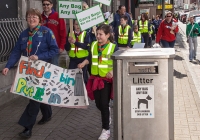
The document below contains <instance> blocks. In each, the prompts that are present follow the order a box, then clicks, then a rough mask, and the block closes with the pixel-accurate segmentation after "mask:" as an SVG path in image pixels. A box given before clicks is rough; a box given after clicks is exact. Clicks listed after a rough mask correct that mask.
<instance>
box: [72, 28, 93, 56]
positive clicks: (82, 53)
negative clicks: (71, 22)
mask: <svg viewBox="0 0 200 140" xmlns="http://www.w3.org/2000/svg"><path fill="white" fill-rule="evenodd" d="M69 36H70V34H69ZM85 36H86V31H83V32H82V33H81V34H80V35H79V36H78V40H79V42H80V43H84V39H85ZM72 37H73V39H74V40H76V37H75V34H74V32H73V34H72ZM88 55H89V52H88V50H84V49H82V48H78V51H77V52H75V45H74V44H71V49H70V51H69V57H77V58H84V57H87V56H88Z"/></svg>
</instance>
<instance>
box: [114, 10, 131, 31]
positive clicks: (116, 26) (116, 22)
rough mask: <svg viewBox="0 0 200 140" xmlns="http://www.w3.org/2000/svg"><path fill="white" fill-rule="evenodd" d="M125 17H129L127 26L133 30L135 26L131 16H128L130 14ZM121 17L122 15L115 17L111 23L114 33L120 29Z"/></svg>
mask: <svg viewBox="0 0 200 140" xmlns="http://www.w3.org/2000/svg"><path fill="white" fill-rule="evenodd" d="M125 15H126V16H127V17H128V22H127V24H128V25H130V26H131V28H132V26H133V24H132V21H131V18H130V16H129V14H128V13H125ZM120 17H121V16H120V14H115V16H114V21H113V22H112V23H111V25H112V27H113V28H114V31H115V30H116V28H118V26H119V25H120Z"/></svg>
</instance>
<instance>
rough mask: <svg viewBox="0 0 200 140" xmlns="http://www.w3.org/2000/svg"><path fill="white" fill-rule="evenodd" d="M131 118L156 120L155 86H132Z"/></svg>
mask: <svg viewBox="0 0 200 140" xmlns="http://www.w3.org/2000/svg"><path fill="white" fill-rule="evenodd" d="M131 118H154V85H133V86H131Z"/></svg>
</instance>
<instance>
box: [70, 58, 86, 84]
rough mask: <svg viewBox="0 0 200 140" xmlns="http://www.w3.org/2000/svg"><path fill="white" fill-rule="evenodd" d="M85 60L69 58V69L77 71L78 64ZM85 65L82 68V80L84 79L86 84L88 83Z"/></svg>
mask: <svg viewBox="0 0 200 140" xmlns="http://www.w3.org/2000/svg"><path fill="white" fill-rule="evenodd" d="M84 60H85V58H83V59H82V58H81V59H71V58H70V62H69V69H77V68H78V67H77V66H78V64H80V63H82V62H83V61H84ZM87 67H88V66H87V65H86V66H85V67H83V68H82V71H83V79H84V83H85V84H86V83H87V81H88V73H87Z"/></svg>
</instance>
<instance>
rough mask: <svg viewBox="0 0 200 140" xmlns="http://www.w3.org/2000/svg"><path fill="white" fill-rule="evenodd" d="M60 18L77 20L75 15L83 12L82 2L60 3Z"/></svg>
mask: <svg viewBox="0 0 200 140" xmlns="http://www.w3.org/2000/svg"><path fill="white" fill-rule="evenodd" d="M58 9H59V17H60V18H71V19H75V18H76V17H75V14H77V13H78V12H81V11H82V2H77V1H73V2H72V1H59V3H58Z"/></svg>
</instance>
